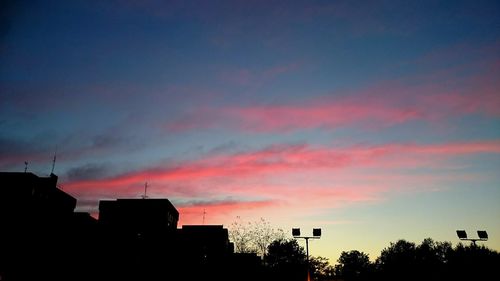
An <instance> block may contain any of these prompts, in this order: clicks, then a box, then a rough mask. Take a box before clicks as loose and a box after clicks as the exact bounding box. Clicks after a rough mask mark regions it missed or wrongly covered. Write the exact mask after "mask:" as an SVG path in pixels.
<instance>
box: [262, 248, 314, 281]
mask: <svg viewBox="0 0 500 281" xmlns="http://www.w3.org/2000/svg"><path fill="white" fill-rule="evenodd" d="M264 261H265V264H266V265H267V267H268V268H269V270H270V275H271V277H272V278H271V280H290V281H293V280H297V281H299V280H306V279H305V278H306V272H307V271H306V269H307V267H306V254H305V252H304V248H302V247H300V246H299V243H298V242H297V240H295V239H281V240H275V241H273V242H272V243H271V244H270V245H269V247H268V252H267V254H266V255H265V259H264Z"/></svg>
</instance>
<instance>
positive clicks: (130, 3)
mask: <svg viewBox="0 0 500 281" xmlns="http://www.w3.org/2000/svg"><path fill="white" fill-rule="evenodd" d="M19 2H21V1H5V2H2V4H0V11H1V12H0V170H1V171H24V168H25V164H24V162H25V161H27V162H28V163H29V164H28V171H30V172H33V173H36V174H37V175H39V176H46V175H48V174H50V172H51V168H52V159H53V157H54V153H55V152H56V151H57V161H56V165H55V169H54V173H55V174H57V175H58V176H59V183H60V187H61V188H63V189H64V191H65V192H68V193H69V194H71V195H73V196H74V197H76V198H77V199H78V206H77V209H78V210H79V211H86V212H90V213H92V214H94V215H95V216H97V212H98V210H97V204H98V200H99V199H114V198H140V197H141V195H142V194H143V191H144V184H145V182H147V183H148V186H149V188H148V196H149V197H151V198H160V197H162V198H163V197H166V198H168V199H170V201H171V202H172V203H173V204H174V205H175V206H176V207H177V208H178V210H179V211H180V224H181V225H182V224H201V223H202V220H203V212H204V210H205V211H206V223H207V224H224V225H225V226H229V225H230V224H231V223H232V222H234V221H235V220H236V219H237V217H240V219H241V220H243V221H255V220H258V219H259V218H261V217H262V218H264V219H266V220H267V221H268V222H270V223H271V224H272V225H273V226H275V227H276V228H282V229H284V230H285V231H286V232H287V233H289V232H290V229H291V227H300V228H301V229H302V232H303V233H304V234H311V232H312V228H313V227H320V228H322V229H323V237H322V238H321V239H320V240H317V241H313V242H312V243H311V244H310V252H311V254H312V255H320V256H325V257H328V258H330V261H331V262H332V263H334V262H335V261H336V260H337V258H338V257H339V255H340V252H341V251H346V250H353V249H357V250H360V251H364V252H366V253H368V254H369V255H370V258H371V259H375V258H376V257H377V256H378V254H379V253H380V250H381V249H382V248H384V247H386V246H388V245H389V242H391V241H396V240H397V239H406V240H409V241H413V242H416V243H420V242H421V241H422V240H423V239H424V238H426V237H431V238H433V239H435V240H437V241H451V242H453V243H454V244H456V243H458V242H459V240H458V238H457V237H456V234H455V231H456V230H457V229H465V230H467V231H468V233H469V234H470V235H471V236H476V234H475V231H476V230H487V231H488V234H489V235H490V241H488V242H486V243H485V245H487V246H489V247H490V248H493V249H496V250H500V2H498V1H477V0H474V1H326V0H321V1H273V0H268V1H264V0H262V1H260V0H259V1H240V0H233V1H231V0H227V1H181V0H179V1H160V0H142V1H139V0H112V1H97V0H96V1H88V0H87V1H84V0H82V1H63V0H61V1H52V0H45V1H22V2H24V3H19ZM300 243H301V244H302V243H303V241H300Z"/></svg>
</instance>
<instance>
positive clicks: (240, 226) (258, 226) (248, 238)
mask: <svg viewBox="0 0 500 281" xmlns="http://www.w3.org/2000/svg"><path fill="white" fill-rule="evenodd" d="M229 237H230V239H231V241H233V243H234V248H235V251H236V252H238V253H256V254H257V255H259V256H261V257H264V255H265V254H266V253H267V249H268V246H269V245H270V244H271V242H273V241H275V240H282V239H285V233H284V232H283V230H281V229H275V228H273V227H272V226H271V224H270V223H269V222H268V221H266V220H265V219H264V218H260V219H259V220H257V221H254V222H246V223H245V222H242V221H241V219H240V217H237V220H236V221H235V222H233V223H232V224H231V225H230V227H229Z"/></svg>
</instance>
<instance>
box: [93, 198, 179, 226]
mask: <svg viewBox="0 0 500 281" xmlns="http://www.w3.org/2000/svg"><path fill="white" fill-rule="evenodd" d="M178 221H179V212H178V211H177V209H175V207H174V205H172V203H170V201H169V200H168V199H117V200H101V201H100V202H99V223H100V224H101V225H104V226H109V227H113V228H119V229H123V230H133V231H137V232H141V231H157V230H167V229H171V230H175V229H176V228H177V222H178Z"/></svg>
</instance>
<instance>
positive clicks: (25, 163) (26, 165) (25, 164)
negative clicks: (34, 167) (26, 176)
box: [24, 161, 28, 173]
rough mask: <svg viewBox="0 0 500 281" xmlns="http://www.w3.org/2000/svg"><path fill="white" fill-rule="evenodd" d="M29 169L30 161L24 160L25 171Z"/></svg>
mask: <svg viewBox="0 0 500 281" xmlns="http://www.w3.org/2000/svg"><path fill="white" fill-rule="evenodd" d="M26 171H28V161H24V172H25V173H26Z"/></svg>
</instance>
